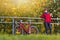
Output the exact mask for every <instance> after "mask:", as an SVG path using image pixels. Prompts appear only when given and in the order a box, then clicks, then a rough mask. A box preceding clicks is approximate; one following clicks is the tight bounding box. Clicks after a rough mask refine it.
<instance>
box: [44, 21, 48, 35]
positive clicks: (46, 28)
mask: <svg viewBox="0 0 60 40" xmlns="http://www.w3.org/2000/svg"><path fill="white" fill-rule="evenodd" d="M44 26H45V32H46V34H48V23H47V22H44Z"/></svg>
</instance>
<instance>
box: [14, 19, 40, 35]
mask: <svg viewBox="0 0 60 40" xmlns="http://www.w3.org/2000/svg"><path fill="white" fill-rule="evenodd" d="M24 24H27V25H28V28H26V27H25V26H24ZM24 24H23V22H22V20H20V22H19V23H17V22H16V25H17V26H16V31H15V33H16V34H17V33H18V34H25V33H27V34H37V33H39V30H38V28H37V27H36V26H31V23H30V22H26V23H24ZM18 25H19V26H18Z"/></svg>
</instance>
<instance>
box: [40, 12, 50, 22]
mask: <svg viewBox="0 0 60 40" xmlns="http://www.w3.org/2000/svg"><path fill="white" fill-rule="evenodd" d="M40 18H44V22H51V16H50V13H49V12H48V13H43V14H42V15H41V16H40Z"/></svg>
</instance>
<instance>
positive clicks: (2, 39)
mask: <svg viewBox="0 0 60 40" xmlns="http://www.w3.org/2000/svg"><path fill="white" fill-rule="evenodd" d="M0 40H60V34H57V35H54V34H52V35H46V34H30V35H8V34H0Z"/></svg>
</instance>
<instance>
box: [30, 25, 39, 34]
mask: <svg viewBox="0 0 60 40" xmlns="http://www.w3.org/2000/svg"><path fill="white" fill-rule="evenodd" d="M37 33H39V30H38V28H37V27H36V26H31V34H37Z"/></svg>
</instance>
